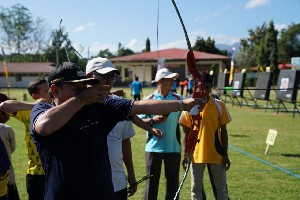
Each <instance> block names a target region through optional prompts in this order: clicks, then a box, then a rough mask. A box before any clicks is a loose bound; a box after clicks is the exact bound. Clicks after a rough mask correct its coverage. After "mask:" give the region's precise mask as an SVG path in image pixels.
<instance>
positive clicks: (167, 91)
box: [140, 68, 182, 200]
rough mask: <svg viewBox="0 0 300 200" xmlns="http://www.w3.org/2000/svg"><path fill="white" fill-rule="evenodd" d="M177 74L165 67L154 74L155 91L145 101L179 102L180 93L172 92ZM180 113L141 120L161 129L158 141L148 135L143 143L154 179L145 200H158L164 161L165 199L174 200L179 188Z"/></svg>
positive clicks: (150, 182) (148, 182)
mask: <svg viewBox="0 0 300 200" xmlns="http://www.w3.org/2000/svg"><path fill="white" fill-rule="evenodd" d="M178 76H179V74H178V73H172V72H170V71H169V70H168V69H167V68H162V69H160V70H158V71H157V73H156V75H155V80H154V81H153V82H156V83H157V89H156V91H154V93H153V94H151V95H149V96H147V97H146V98H145V99H153V100H159V101H162V102H163V101H166V100H181V99H182V97H181V96H180V95H179V94H175V93H172V85H173V82H174V78H176V77H178ZM179 115H180V112H179V111H178V112H171V113H169V114H166V115H147V114H143V115H140V117H141V118H142V119H143V120H144V121H145V122H147V123H149V124H150V125H151V126H153V127H154V128H158V129H160V130H161V131H162V132H163V134H164V136H163V137H162V138H161V139H159V138H157V137H155V136H153V135H151V134H149V133H148V132H147V143H146V148H145V151H146V174H151V175H153V177H152V178H151V179H148V180H146V185H145V192H144V199H145V200H148V199H149V200H154V199H157V194H158V187H159V179H160V174H161V165H162V162H164V167H165V177H166V179H167V180H166V181H167V182H166V195H165V199H167V200H168V199H173V198H174V196H175V194H176V191H177V188H178V185H179V170H180V155H181V144H180V132H179V125H178V118H179Z"/></svg>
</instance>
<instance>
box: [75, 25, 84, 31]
mask: <svg viewBox="0 0 300 200" xmlns="http://www.w3.org/2000/svg"><path fill="white" fill-rule="evenodd" d="M83 30H84V26H83V25H80V26H78V27H76V28H75V30H74V32H82V31H83Z"/></svg>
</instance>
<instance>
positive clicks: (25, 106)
mask: <svg viewBox="0 0 300 200" xmlns="http://www.w3.org/2000/svg"><path fill="white" fill-rule="evenodd" d="M34 105H35V104H34V103H25V102H18V101H16V100H7V101H4V102H2V103H1V104H0V110H1V111H3V112H5V113H8V114H12V113H15V112H18V111H21V110H31V109H32V108H33V106H34Z"/></svg>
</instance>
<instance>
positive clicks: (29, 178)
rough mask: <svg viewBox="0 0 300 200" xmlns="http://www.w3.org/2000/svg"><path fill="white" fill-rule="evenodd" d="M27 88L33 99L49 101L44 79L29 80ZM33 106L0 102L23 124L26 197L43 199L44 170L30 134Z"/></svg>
mask: <svg viewBox="0 0 300 200" xmlns="http://www.w3.org/2000/svg"><path fill="white" fill-rule="evenodd" d="M27 89H28V92H29V94H30V96H31V97H32V98H33V99H34V100H37V101H39V100H40V99H43V100H44V101H46V102H51V97H50V95H49V93H48V91H49V86H48V84H47V81H46V80H44V79H35V80H32V81H30V82H29V84H28V87H27ZM33 106H34V104H33V103H26V102H19V101H16V100H7V101H5V102H3V103H1V104H0V110H1V111H3V112H5V113H8V114H9V115H11V116H13V117H14V118H16V119H17V120H19V121H20V122H22V123H23V124H24V125H25V145H26V155H27V158H28V169H27V175H26V190H27V193H28V199H29V200H42V199H44V191H45V172H44V170H43V167H42V164H41V159H40V156H39V154H38V152H37V149H36V146H35V144H34V143H33V140H32V138H31V136H30V112H31V109H32V108H33Z"/></svg>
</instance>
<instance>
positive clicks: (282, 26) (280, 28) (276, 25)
mask: <svg viewBox="0 0 300 200" xmlns="http://www.w3.org/2000/svg"><path fill="white" fill-rule="evenodd" d="M274 26H275V29H276V30H277V31H279V32H280V31H281V30H282V29H286V28H288V24H274Z"/></svg>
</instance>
